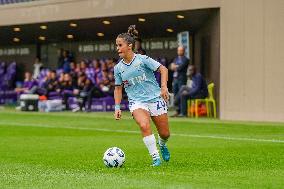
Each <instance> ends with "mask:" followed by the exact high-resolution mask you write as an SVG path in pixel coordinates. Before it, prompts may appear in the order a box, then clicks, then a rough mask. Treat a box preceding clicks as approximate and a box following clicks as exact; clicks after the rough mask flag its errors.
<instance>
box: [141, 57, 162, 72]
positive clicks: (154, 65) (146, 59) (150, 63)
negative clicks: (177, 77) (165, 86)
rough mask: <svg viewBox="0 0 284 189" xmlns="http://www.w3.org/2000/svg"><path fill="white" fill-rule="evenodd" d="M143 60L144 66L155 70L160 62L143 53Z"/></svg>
mask: <svg viewBox="0 0 284 189" xmlns="http://www.w3.org/2000/svg"><path fill="white" fill-rule="evenodd" d="M143 62H144V65H145V67H147V68H149V69H150V70H152V71H157V69H158V68H159V67H160V66H161V64H160V63H159V62H158V61H156V60H154V59H152V58H150V57H149V56H145V55H143Z"/></svg>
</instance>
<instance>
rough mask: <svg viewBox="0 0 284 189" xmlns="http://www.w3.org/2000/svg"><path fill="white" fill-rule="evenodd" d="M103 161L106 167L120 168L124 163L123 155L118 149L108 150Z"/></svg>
mask: <svg viewBox="0 0 284 189" xmlns="http://www.w3.org/2000/svg"><path fill="white" fill-rule="evenodd" d="M103 161H104V164H105V165H106V166H107V167H121V166H122V165H123V164H124V162H125V153H124V152H123V151H122V150H121V149H120V148H118V147H112V148H109V149H107V150H106V152H105V153H104V157H103Z"/></svg>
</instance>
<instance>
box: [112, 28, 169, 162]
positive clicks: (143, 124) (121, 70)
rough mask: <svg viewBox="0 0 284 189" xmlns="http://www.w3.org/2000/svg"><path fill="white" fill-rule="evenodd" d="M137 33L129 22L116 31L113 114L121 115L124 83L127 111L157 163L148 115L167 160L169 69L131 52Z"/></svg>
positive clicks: (155, 148)
mask: <svg viewBox="0 0 284 189" xmlns="http://www.w3.org/2000/svg"><path fill="white" fill-rule="evenodd" d="M137 37H138V31H137V30H136V29H135V25H131V26H129V28H128V32H127V33H122V34H119V35H118V36H117V38H116V49H117V52H118V55H119V57H120V58H121V60H120V62H119V63H118V64H117V65H116V66H115V67H114V77H115V90H114V99H115V113H114V117H115V119H116V120H119V119H120V118H121V110H120V103H121V98H122V85H123V86H124V88H125V91H126V93H127V96H128V100H129V109H130V112H131V113H132V115H133V118H134V120H135V121H136V123H137V124H138V125H139V127H140V130H141V133H142V136H143V141H144V143H145V145H146V147H147V148H148V151H149V153H150V155H151V156H152V158H153V164H152V166H159V165H160V164H161V160H160V155H159V151H158V150H157V146H156V139H155V136H154V134H152V130H151V127H150V117H151V119H152V120H153V122H154V124H155V125H156V128H157V130H158V133H159V137H158V144H159V146H160V150H161V153H162V157H163V159H164V161H169V160H170V153H169V150H168V148H167V146H166V142H167V140H168V138H169V136H170V131H169V125H168V116H167V104H166V101H167V100H168V98H169V95H168V88H167V81H168V70H167V68H166V67H164V66H163V65H161V64H160V63H159V62H157V61H155V60H153V59H152V58H150V57H148V56H145V55H140V54H135V53H134V52H133V49H134V44H135V39H136V38H137ZM154 71H159V72H160V73H161V88H160V87H159V84H158V83H157V81H156V79H155V76H154V73H153V72H154Z"/></svg>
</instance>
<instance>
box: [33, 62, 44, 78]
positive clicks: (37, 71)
mask: <svg viewBox="0 0 284 189" xmlns="http://www.w3.org/2000/svg"><path fill="white" fill-rule="evenodd" d="M42 66H43V64H42V62H41V61H40V59H39V58H38V57H36V59H35V62H34V65H33V67H34V71H33V78H34V79H37V78H38V76H39V74H40V70H41V68H42Z"/></svg>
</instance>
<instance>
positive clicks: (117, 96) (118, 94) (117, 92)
mask: <svg viewBox="0 0 284 189" xmlns="http://www.w3.org/2000/svg"><path fill="white" fill-rule="evenodd" d="M121 99H122V85H117V86H115V88H114V102H115V111H114V118H115V119H116V120H119V119H120V118H121V110H120V103H121Z"/></svg>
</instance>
